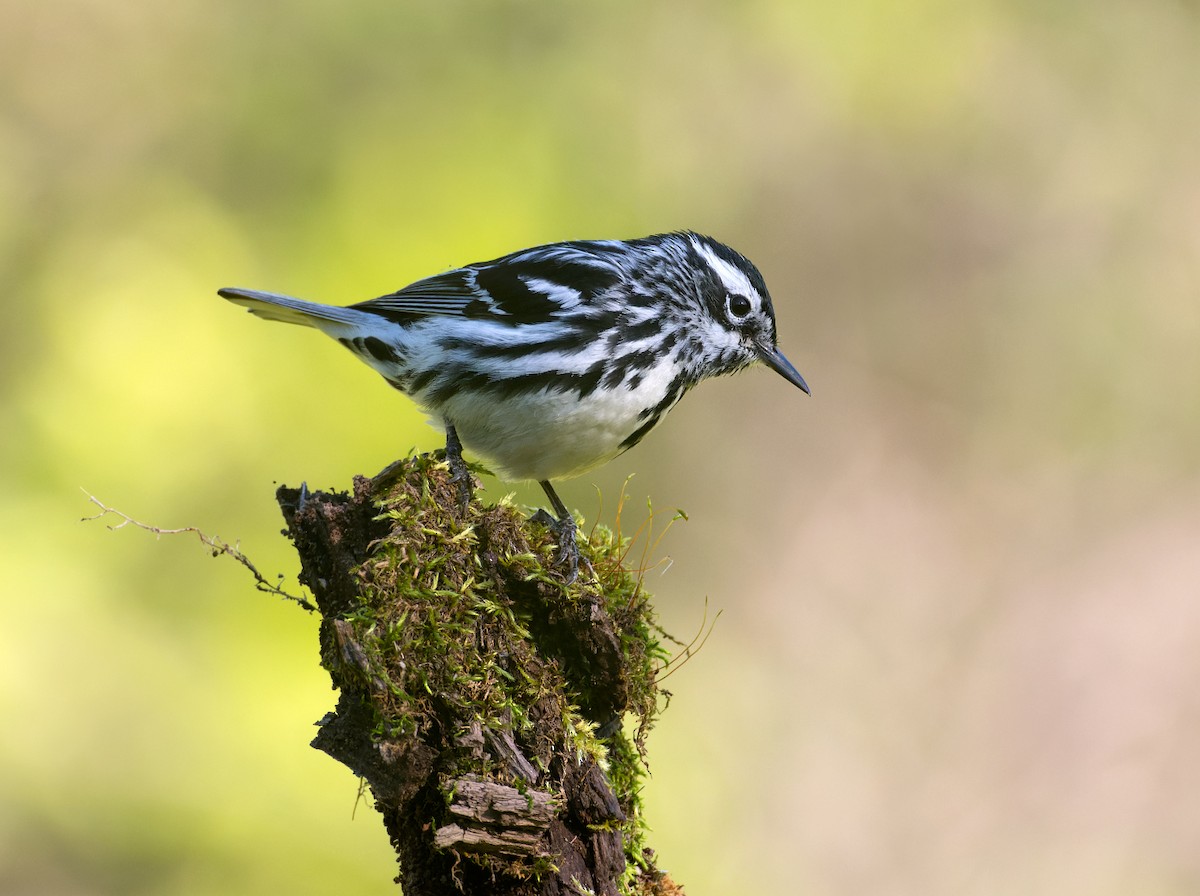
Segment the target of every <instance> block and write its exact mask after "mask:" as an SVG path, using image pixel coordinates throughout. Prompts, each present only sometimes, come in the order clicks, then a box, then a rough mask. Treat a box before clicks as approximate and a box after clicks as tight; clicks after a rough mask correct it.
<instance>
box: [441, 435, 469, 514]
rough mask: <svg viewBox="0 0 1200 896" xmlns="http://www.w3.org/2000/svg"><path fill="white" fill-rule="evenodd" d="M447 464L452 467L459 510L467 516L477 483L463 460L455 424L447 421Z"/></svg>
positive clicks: (452, 480) (451, 473)
mask: <svg viewBox="0 0 1200 896" xmlns="http://www.w3.org/2000/svg"><path fill="white" fill-rule="evenodd" d="M446 463H447V464H449V465H450V481H451V482H453V483H454V484H455V486H457V488H458V507H459V510H461V511H462V515H463V516H466V514H467V507H468V506H469V505H470V503H471V498H472V497H474V492H475V483H474V480H472V478H471V471H470V470H469V469H467V462H466V461H465V460H463V455H462V442H460V441H459V440H458V433H457V432H456V431H455V429H454V424H453V423H451V422H450V421H449V420H447V421H446Z"/></svg>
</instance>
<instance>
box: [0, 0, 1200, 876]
mask: <svg viewBox="0 0 1200 896" xmlns="http://www.w3.org/2000/svg"><path fill="white" fill-rule="evenodd" d="M3 23H4V24H3V27H2V28H0V291H2V295H3V299H2V300H0V314H2V316H3V317H2V324H3V325H2V326H0V494H2V496H3V498H2V500H0V539H2V542H3V547H2V548H0V564H2V568H0V583H2V584H0V588H2V592H0V601H2V603H0V611H2V618H3V622H2V624H0V713H2V714H3V718H4V720H5V733H4V736H3V737H2V738H0V891H3V892H5V893H30V894H40V893H70V894H75V893H78V894H93V893H96V894H101V893H103V894H108V893H113V894H116V893H122V894H125V893H130V894H141V893H146V894H150V893H155V894H157V893H162V894H206V893H216V892H220V893H229V894H237V893H263V892H290V893H331V892H333V893H338V892H355V893H380V894H383V893H391V892H394V891H395V889H394V887H393V885H392V884H391V882H390V881H391V877H392V874H393V870H394V869H393V866H392V859H391V851H390V848H389V846H388V844H387V841H386V837H385V835H384V832H383V830H382V826H381V825H380V824H379V823H378V820H377V818H376V817H375V816H374V813H373V811H372V810H371V809H370V808H369V805H368V804H366V803H360V804H359V805H358V806H357V809H356V806H355V799H356V781H355V779H354V778H353V777H352V776H351V775H350V774H349V772H347V771H346V770H345V769H343V768H341V767H340V766H338V765H336V764H335V763H334V762H333V761H332V760H329V759H327V758H326V757H324V756H323V755H321V754H318V753H317V752H316V751H314V750H311V749H309V747H308V746H307V742H308V740H309V739H310V737H311V736H312V734H313V733H314V732H313V728H312V723H313V722H314V721H315V720H317V719H319V718H320V717H321V716H322V715H323V714H324V713H325V711H326V710H327V709H329V708H331V707H332V705H333V702H334V695H333V694H332V693H331V692H330V691H329V690H328V680H327V679H326V678H325V676H324V675H323V673H322V672H321V671H320V669H319V668H318V666H317V651H316V643H315V635H316V622H315V620H314V619H312V618H311V617H309V616H307V615H306V614H304V613H303V612H301V611H299V610H298V609H296V608H295V607H293V606H291V605H288V604H285V603H283V602H282V601H279V600H277V599H273V598H270V597H267V596H265V595H262V594H258V593H256V592H255V591H254V590H253V589H252V587H251V585H252V583H251V581H250V579H249V577H248V576H247V575H246V574H245V571H244V570H242V569H241V568H239V567H237V566H236V565H235V564H234V563H232V562H229V561H228V560H212V559H209V558H208V557H206V555H205V552H204V550H203V549H202V548H201V546H200V545H199V544H198V543H195V542H194V541H193V540H192V539H191V537H190V536H189V537H177V538H171V539H162V540H159V541H157V542H156V540H155V538H154V536H152V535H150V534H148V533H145V532H139V531H134V530H132V529H126V530H122V531H119V532H109V531H107V530H106V529H105V527H104V525H103V524H101V523H98V522H92V523H80V522H79V518H80V517H82V516H85V515H88V514H89V513H90V512H92V509H91V508H90V507H89V505H88V503H87V498H86V495H85V493H84V492H83V491H82V490H81V489H87V490H88V491H89V492H91V493H94V494H95V495H97V496H98V497H99V498H100V499H101V500H103V501H105V502H107V503H109V504H112V505H115V506H117V507H119V508H120V509H122V510H124V511H126V512H128V513H130V514H133V515H134V516H137V517H138V518H139V519H142V520H145V521H146V522H149V523H153V524H157V525H160V526H185V525H194V526H199V527H201V528H202V529H204V530H205V531H206V532H209V533H211V534H216V535H219V536H221V537H223V538H225V539H228V540H230V541H235V540H240V543H241V546H242V547H243V548H244V549H245V550H246V551H247V552H248V553H249V554H250V556H251V557H252V558H253V560H254V561H255V562H256V563H257V564H258V565H259V567H260V568H261V569H263V570H264V572H267V573H268V574H269V575H270V574H273V573H275V572H277V571H286V572H288V573H289V574H292V575H294V573H295V569H296V562H295V560H294V557H293V555H292V554H291V552H290V549H289V546H288V544H287V543H286V542H285V541H284V539H282V538H281V537H280V535H279V529H280V527H281V520H280V519H279V516H278V513H277V510H276V508H275V506H274V502H273V497H272V494H273V488H274V483H276V482H285V483H290V484H296V483H297V482H299V481H300V480H302V479H304V480H307V481H308V483H309V485H310V486H312V487H345V486H347V484H348V483H349V480H350V477H351V476H352V475H353V474H355V473H368V474H370V473H374V472H375V471H377V470H378V469H380V468H381V467H383V466H384V465H385V464H386V463H387V462H388V461H390V460H392V459H393V458H394V457H396V456H398V455H400V454H403V453H405V452H407V451H408V450H409V449H410V448H413V447H416V448H418V449H420V450H428V449H432V448H435V447H438V444H439V442H438V436H437V434H436V433H435V432H434V430H432V429H430V428H429V427H427V426H425V424H424V422H423V417H422V415H421V414H420V413H419V412H418V411H416V410H415V409H414V408H413V407H412V406H411V404H410V403H409V402H407V401H406V400H404V399H403V398H402V397H400V396H398V395H396V394H395V393H394V392H393V391H392V390H391V389H389V388H388V387H387V386H386V384H384V382H383V381H382V380H381V379H379V378H378V377H377V376H376V375H375V374H373V373H372V372H371V371H370V370H369V369H367V368H366V367H365V366H364V365H361V364H359V363H358V362H357V361H355V360H354V359H353V358H352V357H350V356H349V355H348V354H347V353H346V352H344V351H342V350H340V349H338V348H337V347H336V346H335V345H333V344H332V343H331V342H329V341H328V340H325V339H323V338H321V337H320V336H318V335H317V334H315V333H312V332H309V331H304V330H301V329H299V328H285V327H282V326H278V325H274V324H271V325H268V324H265V323H263V322H261V321H258V320H255V319H253V318H251V317H249V316H248V315H245V314H243V313H240V312H239V311H238V310H237V309H235V308H232V307H230V306H229V305H228V304H226V303H225V302H222V301H221V300H220V299H219V298H217V296H216V294H215V290H216V289H217V288H218V287H220V286H229V285H244V286H255V287H261V288H266V289H273V290H279V291H285V292H290V293H293V294H296V295H301V296H305V297H309V298H315V299H320V300H324V301H328V302H335V303H350V302H353V301H357V300H361V299H365V298H369V297H372V296H375V295H378V294H380V293H383V292H385V291H388V290H391V289H395V288H398V287H400V286H402V285H404V284H406V283H408V282H409V281H411V280H414V279H417V278H419V277H422V276H425V275H428V274H432V273H436V272H439V271H441V270H444V269H446V268H449V267H453V266H456V265H459V264H463V263H467V262H470V261H476V260H480V259H485V258H490V257H494V256H496V255H499V254H502V253H505V252H508V251H511V250H514V249H517V248H521V247H524V246H528V245H533V244H536V243H540V242H546V241H553V240H559V239H566V238H582V237H615V236H622V237H631V236H640V235H644V234H647V233H652V232H657V231H662V230H668V229H675V228H682V227H686V228H692V229H696V230H700V231H704V232H709V233H712V234H713V235H714V236H716V237H718V238H720V239H723V240H725V241H727V242H729V243H731V244H732V245H734V246H736V247H737V248H739V249H741V250H742V251H743V252H745V253H746V254H747V255H749V256H750V257H751V258H753V259H754V260H755V261H756V262H757V263H758V265H759V267H760V268H761V269H762V271H763V272H764V275H765V276H766V279H767V282H768V283H769V284H770V286H771V289H772V292H773V294H774V296H775V300H776V306H777V311H778V316H779V328H780V333H781V344H782V346H783V348H784V350H785V351H786V352H787V353H788V355H789V357H790V358H791V359H792V361H793V362H794V363H795V364H796V366H797V367H798V368H799V369H800V370H801V372H803V373H804V374H805V376H806V377H807V378H808V381H809V382H810V383H811V384H812V386H813V391H814V397H813V398H811V399H806V398H805V397H804V396H802V395H801V394H800V393H799V392H798V391H796V390H795V389H792V388H791V387H789V386H788V385H787V384H786V383H784V382H783V381H782V380H781V379H779V378H778V377H775V376H773V375H771V374H770V373H768V372H764V371H754V372H751V373H747V374H744V375H742V376H739V377H735V378H729V379H725V380H722V381H719V382H713V383H709V384H706V385H704V386H702V387H701V388H700V389H699V390H697V391H696V392H695V393H693V394H692V395H691V396H690V397H689V398H688V399H687V400H685V401H684V402H683V404H682V405H681V406H680V408H679V409H677V410H676V411H675V412H674V413H673V414H672V416H671V417H670V418H669V420H668V421H667V422H666V424H665V425H664V426H663V427H662V428H661V429H659V430H658V431H657V432H656V433H655V434H654V435H653V436H651V437H650V438H649V439H647V440H646V441H645V442H643V443H642V444H641V445H640V446H639V447H638V448H636V449H635V450H634V451H632V452H630V453H629V454H627V455H625V456H623V457H622V458H620V459H619V460H618V461H616V462H614V463H612V464H611V465H609V466H608V467H606V468H605V469H603V470H601V471H599V472H597V473H596V474H595V475H592V476H588V477H584V478H582V479H580V480H577V481H575V482H573V483H568V484H566V485H565V486H564V487H563V488H562V493H563V495H564V497H565V498H566V499H567V501H568V503H570V504H572V505H573V506H575V507H578V508H579V509H580V510H581V511H582V512H583V513H584V514H585V515H587V516H588V517H589V519H591V518H595V517H596V516H597V515H599V516H600V517H601V518H603V519H605V520H608V521H611V519H612V512H613V511H612V508H613V503H614V501H615V496H616V494H617V493H618V491H619V489H620V485H621V483H622V482H623V481H624V480H625V478H626V477H627V476H629V475H630V474H631V473H634V472H636V474H637V475H636V477H635V478H634V479H633V481H632V484H631V486H630V492H631V494H632V495H633V506H634V507H635V508H640V507H644V502H645V498H646V496H647V495H649V496H650V497H652V498H653V500H654V503H655V506H656V507H660V508H666V509H672V508H674V507H682V508H684V509H685V510H687V511H688V512H689V513H690V516H691V522H689V523H687V524H680V525H678V526H677V527H676V528H674V529H673V530H672V531H671V532H670V534H669V535H668V537H667V539H666V541H665V543H664V551H665V553H667V554H669V555H670V557H671V558H672V561H673V562H672V563H671V564H670V566H669V568H668V569H667V570H666V571H665V572H663V573H661V574H660V573H659V572H658V571H655V572H653V573H652V574H651V576H650V579H649V586H650V588H651V590H653V591H654V592H655V594H656V595H657V603H658V606H659V608H660V612H661V615H662V617H663V619H664V621H665V623H666V624H667V626H668V628H669V629H670V630H672V631H673V632H675V633H676V634H678V635H680V636H682V637H685V638H686V637H690V636H691V634H692V633H693V632H694V631H695V630H696V629H697V628H699V627H700V625H701V624H702V619H703V617H704V613H705V610H704V604H705V599H707V601H708V607H709V610H708V614H709V618H710V619H711V617H712V615H713V613H714V612H715V611H716V610H717V609H720V610H723V611H724V614H723V616H722V617H721V619H720V621H719V623H718V625H717V628H716V631H715V633H714V635H713V636H712V638H711V639H710V640H709V642H708V644H707V646H706V647H705V648H704V650H703V651H702V653H701V654H700V655H699V656H698V657H696V658H695V659H693V660H692V661H691V662H690V663H689V664H688V665H687V666H686V668H684V669H683V670H682V671H680V672H679V674H677V675H675V676H674V677H673V678H672V679H671V681H670V686H671V689H672V690H673V691H674V693H675V696H674V699H673V701H672V703H671V705H670V709H669V711H668V712H667V714H666V715H665V717H664V719H663V720H662V722H661V723H660V725H659V727H658V728H657V729H656V731H655V732H654V735H653V736H652V738H651V741H650V746H651V761H652V771H653V779H652V782H651V784H650V787H649V793H648V799H649V807H650V821H651V824H652V825H653V826H654V828H655V834H654V837H653V842H654V844H655V845H656V847H657V848H658V850H659V854H660V862H661V864H662V865H663V866H664V867H666V868H668V869H670V870H671V871H672V873H673V874H674V875H675V876H676V878H677V879H678V880H679V881H680V882H682V883H683V884H685V885H686V887H687V889H688V892H689V893H692V894H696V896H700V894H706V893H713V894H715V893H787V892H792V893H824V894H860V893H875V894H942V893H944V894H956V896H963V894H972V896H973V894H1009V893H1014V892H1020V893H1025V894H1043V893H1044V894H1061V893H1089V894H1101V896H1103V894H1129V893H1139V894H1176V893H1178V894H1184V893H1188V894H1191V893H1195V892H1197V891H1198V890H1200V848H1198V847H1200V799H1197V795H1198V794H1200V763H1197V762H1196V757H1197V756H1200V102H1198V101H1197V86H1198V85H1200V9H1198V7H1197V5H1196V3H1194V2H1185V0H1141V2H1137V3H1133V2H1119V0H1114V2H1101V3H1095V2H1087V3H1085V2H1070V0H1057V2H1049V3H1032V2H1025V0H992V2H974V3H955V2H947V0H914V2H910V3H905V4H898V3H883V2H878V0H863V2H850V3H844V4H833V3H826V2H821V3H818V2H809V0H804V2H795V3H789V2H784V0H748V2H741V3H736V4H734V3H727V2H716V0H709V2H693V3H682V2H664V3H645V2H628V0H622V2H610V3H603V4H583V3H571V2H565V3H558V4H549V3H534V2H518V0H511V2H500V3H465V2H459V0H436V2H433V0H416V2H406V3H395V2H382V0H352V2H349V3H345V4H333V3H319V2H316V3H294V4H284V3H279V2H274V0H266V2H262V3H257V4H247V3H233V2H227V0H216V2H197V0H176V2H173V3H171V4H145V3H129V2H121V0H44V2H41V3H37V4H33V3H20V2H17V3H13V2H11V0H9V2H7V3H6V4H5V6H4V9H3ZM509 487H510V486H508V485H505V484H498V483H495V482H493V483H491V484H490V487H489V490H490V493H491V494H493V495H499V494H503V493H505V491H506V490H507V489H508V488H509ZM597 488H598V489H599V490H600V492H601V493H602V494H603V496H604V504H603V508H602V509H601V508H600V506H599V505H600V501H599V499H598V497H597V492H596V489H597ZM518 495H519V497H520V498H521V499H522V500H523V501H526V502H531V503H534V502H537V501H538V500H540V496H539V494H538V493H537V492H536V491H535V490H534V489H530V488H529V487H528V486H520V487H519V490H518ZM636 513H638V514H640V510H639V511H636Z"/></svg>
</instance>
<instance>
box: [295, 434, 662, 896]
mask: <svg viewBox="0 0 1200 896" xmlns="http://www.w3.org/2000/svg"><path fill="white" fill-rule="evenodd" d="M390 482H391V484H390V485H388V486H387V487H386V488H384V489H377V486H376V485H375V484H373V483H372V481H371V480H367V479H363V478H361V477H360V478H356V479H355V482H354V491H353V494H345V493H323V492H315V493H302V492H301V491H299V490H296V489H290V488H286V487H284V488H280V489H279V491H278V493H277V498H278V501H279V504H280V507H281V508H282V510H283V514H284V519H285V520H286V522H287V527H288V528H287V532H286V534H287V535H288V536H289V537H290V538H291V539H292V541H293V542H294V543H295V545H296V549H297V551H298V552H299V554H300V560H301V566H302V573H301V580H302V581H303V583H304V584H305V585H307V586H308V587H309V588H310V589H311V590H312V592H313V595H314V597H315V599H316V603H317V607H318V609H319V611H320V613H321V617H322V621H321V630H320V643H321V663H322V665H323V666H324V668H325V669H326V670H327V671H328V672H329V675H330V678H331V680H332V683H333V686H334V688H335V689H336V690H338V691H339V692H340V696H339V698H338V703H337V708H336V709H335V710H334V711H333V712H330V713H329V714H328V715H326V717H325V718H324V719H323V720H322V721H321V722H320V732H319V733H318V734H317V736H316V738H315V739H314V740H313V743H312V745H313V746H314V747H316V748H318V749H320V750H323V751H324V752H326V753H328V754H329V755H330V756H332V757H333V758H335V759H337V760H338V761H339V762H342V763H343V764H345V765H346V766H348V767H349V768H350V769H351V771H353V772H354V773H355V774H356V775H359V776H360V777H361V778H362V779H363V780H364V781H365V782H366V784H367V785H369V787H370V789H371V793H372V795H373V796H374V799H375V805H376V807H377V808H378V809H379V811H380V812H381V813H382V815H383V821H384V824H385V826H386V828H387V831H388V834H389V836H390V838H391V842H392V845H393V846H394V847H395V850H396V855H397V858H398V860H399V866H400V874H399V876H398V877H397V878H396V880H397V882H399V883H401V884H402V888H403V890H404V892H405V893H406V894H407V896H441V894H456V896H460V894H464V893H465V894H483V893H487V894H495V896H506V894H539V896H552V894H564V896H565V894H572V896H576V894H586V893H594V894H603V896H615V894H668V893H678V892H681V891H680V890H679V889H678V888H677V887H676V886H675V885H674V884H673V883H672V882H671V881H670V879H669V878H668V877H667V876H666V875H665V874H663V873H662V872H660V871H658V870H657V869H656V868H655V865H654V856H653V853H652V852H651V850H650V849H648V848H647V847H646V845H645V842H644V840H645V830H646V827H645V822H644V819H643V817H642V807H641V802H640V788H641V783H642V779H643V777H644V775H645V773H646V767H645V762H644V759H645V746H644V738H645V735H646V733H647V732H648V730H649V728H650V726H651V725H652V724H653V721H654V719H655V717H656V715H657V712H658V703H659V691H658V688H657V686H656V684H655V675H656V673H657V672H658V671H659V670H660V669H661V668H662V666H663V665H664V664H665V662H666V660H667V657H666V655H665V650H664V648H663V647H662V646H661V639H662V638H663V637H664V635H663V633H662V631H661V629H659V628H658V626H657V624H656V623H655V621H654V617H653V614H652V611H651V608H650V605H649V602H648V598H647V595H646V594H645V592H644V591H643V590H642V589H641V583H640V578H639V577H638V576H637V575H635V574H633V573H631V572H629V571H628V570H627V569H625V568H624V566H623V565H622V562H621V561H622V559H623V555H624V552H625V551H626V550H627V547H628V545H627V543H625V542H623V541H622V540H621V539H619V538H617V537H615V536H614V535H613V534H612V533H611V532H609V531H608V530H606V529H603V528H601V527H597V528H595V529H594V530H593V531H592V532H590V533H587V534H585V533H580V538H579V542H580V550H581V555H582V557H583V558H585V559H586V561H587V562H588V564H590V574H589V573H588V572H586V571H581V575H580V579H579V581H578V582H576V583H574V584H572V585H570V586H567V585H565V584H564V583H563V578H562V575H561V573H560V572H559V571H557V570H556V569H555V568H554V567H553V558H554V555H555V551H556V550H557V545H556V543H555V541H554V537H553V534H552V533H550V532H549V531H547V530H546V529H545V527H543V526H541V525H539V524H536V523H532V522H530V521H529V520H528V519H527V518H526V517H525V515H524V514H523V513H522V512H521V511H519V510H518V509H517V508H515V507H512V506H510V505H509V504H507V503H505V502H502V503H500V504H499V505H496V506H490V507H483V506H480V505H479V503H478V502H473V503H472V504H471V505H470V506H469V507H468V508H467V510H466V513H465V514H464V513H463V512H462V511H461V510H460V508H459V507H458V499H457V492H456V490H455V488H454V484H453V483H452V482H451V481H450V477H449V473H448V470H447V468H446V465H445V464H444V463H441V462H439V460H438V459H437V458H436V457H433V456H429V455H421V456H418V457H414V458H411V459H409V460H407V461H405V462H403V463H402V464H400V465H399V466H398V467H397V468H396V469H395V470H394V471H393V474H392V475H391V476H390Z"/></svg>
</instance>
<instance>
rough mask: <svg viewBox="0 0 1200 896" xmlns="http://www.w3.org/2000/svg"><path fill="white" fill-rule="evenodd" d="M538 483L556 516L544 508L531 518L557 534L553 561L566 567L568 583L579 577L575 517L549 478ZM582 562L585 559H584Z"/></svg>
mask: <svg viewBox="0 0 1200 896" xmlns="http://www.w3.org/2000/svg"><path fill="white" fill-rule="evenodd" d="M538 484H539V485H540V486H541V487H542V490H543V491H544V492H545V493H546V497H547V498H549V499H550V506H551V507H553V508H554V512H555V513H556V514H557V516H554V517H552V516H550V514H548V513H546V511H545V510H539V511H538V512H537V513H535V514H534V515H533V518H534V520H536V521H537V522H540V523H545V524H546V525H547V526H549V527H550V528H551V529H553V530H554V533H555V534H556V535H557V536H558V557H557V558H556V561H555V562H557V563H558V565H559V566H565V567H566V568H567V584H568V585H570V584H571V583H572V582H574V581H575V580H576V579H577V578H579V545H578V544H576V542H575V517H573V516H571V511H569V510H567V505H566V504H564V503H563V502H562V499H561V498H559V496H558V493H557V492H555V491H554V486H552V485H551V484H550V480H548V479H543V480H541V482H539V483H538ZM584 563H587V561H586V560H584ZM589 568H590V567H589Z"/></svg>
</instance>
